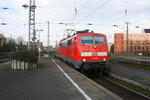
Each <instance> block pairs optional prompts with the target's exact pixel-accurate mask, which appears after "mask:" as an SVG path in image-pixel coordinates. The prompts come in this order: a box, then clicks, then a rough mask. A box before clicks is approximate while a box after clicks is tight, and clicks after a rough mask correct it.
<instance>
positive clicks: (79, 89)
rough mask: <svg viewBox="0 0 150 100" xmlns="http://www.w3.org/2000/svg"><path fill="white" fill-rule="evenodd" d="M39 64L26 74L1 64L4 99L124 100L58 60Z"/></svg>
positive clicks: (0, 84) (1, 98) (0, 94)
mask: <svg viewBox="0 0 150 100" xmlns="http://www.w3.org/2000/svg"><path fill="white" fill-rule="evenodd" d="M39 62H40V66H39V68H38V69H36V70H31V71H24V72H20V71H12V70H10V62H5V63H0V100H122V99H121V98H120V97H118V96H117V95H115V94H114V93H112V92H110V91H109V90H107V89H105V88H104V87H102V86H100V85H98V84H97V83H95V82H93V81H92V80H90V79H88V78H87V77H85V76H84V75H82V74H80V73H79V72H77V71H76V70H74V69H73V68H71V67H69V66H68V65H66V64H64V63H63V62H61V61H59V60H57V59H44V60H40V61H39Z"/></svg>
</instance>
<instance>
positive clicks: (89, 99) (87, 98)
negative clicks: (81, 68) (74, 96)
mask: <svg viewBox="0 0 150 100" xmlns="http://www.w3.org/2000/svg"><path fill="white" fill-rule="evenodd" d="M52 61H53V62H54V63H55V64H56V65H57V67H58V68H59V69H60V70H61V71H62V72H63V74H64V75H65V76H66V77H67V78H68V79H69V81H70V82H71V83H72V84H73V85H74V86H75V87H76V88H77V89H78V91H79V92H80V93H81V94H82V95H83V96H84V97H85V98H86V100H92V99H91V98H90V97H89V96H88V95H87V94H86V93H85V92H84V91H83V90H82V89H81V88H80V87H79V85H78V84H77V83H75V82H74V81H73V80H72V79H71V78H70V77H69V76H68V75H67V73H66V72H65V71H64V70H63V69H62V68H61V67H60V66H59V65H58V64H57V63H56V62H55V60H54V59H52Z"/></svg>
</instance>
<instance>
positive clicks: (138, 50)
mask: <svg viewBox="0 0 150 100" xmlns="http://www.w3.org/2000/svg"><path fill="white" fill-rule="evenodd" d="M126 40H127V37H126V34H123V33H115V34H114V52H115V55H122V56H124V55H126V53H127V52H126V51H127V46H126V45H127V41H126ZM145 51H150V33H140V34H128V53H127V54H128V55H132V56H136V55H143V52H145Z"/></svg>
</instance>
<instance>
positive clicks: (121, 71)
mask: <svg viewBox="0 0 150 100" xmlns="http://www.w3.org/2000/svg"><path fill="white" fill-rule="evenodd" d="M114 58H115V60H126V59H128V60H132V61H134V60H136V61H137V62H138V61H139V62H140V61H141V62H144V61H145V62H150V57H125V56H118V57H114ZM126 63H128V61H127V62H126ZM137 64H138V63H137ZM130 65H132V63H129V64H122V65H120V63H119V64H118V63H115V64H113V63H112V65H111V73H113V74H115V75H118V76H121V77H124V78H127V79H130V80H133V81H135V82H138V83H140V84H143V85H144V86H146V87H150V70H144V69H139V68H133V67H128V66H130ZM134 66H137V67H141V66H142V67H150V66H144V65H134Z"/></svg>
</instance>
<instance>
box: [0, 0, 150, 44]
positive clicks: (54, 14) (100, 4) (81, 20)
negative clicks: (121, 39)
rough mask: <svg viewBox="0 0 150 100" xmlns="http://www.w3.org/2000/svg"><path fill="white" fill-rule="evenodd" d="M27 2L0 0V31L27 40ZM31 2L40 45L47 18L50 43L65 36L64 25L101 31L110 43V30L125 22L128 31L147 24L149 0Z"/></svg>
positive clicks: (123, 26)
mask: <svg viewBox="0 0 150 100" xmlns="http://www.w3.org/2000/svg"><path fill="white" fill-rule="evenodd" d="M29 2H30V0H0V23H6V24H7V25H0V34H2V33H5V34H11V36H12V37H14V38H15V37H16V36H21V37H23V38H24V40H26V41H27V40H28V18H29V17H28V13H29V9H28V8H26V9H25V8H23V7H22V5H24V4H28V5H29ZM35 5H36V6H37V7H36V10H35V21H36V26H35V27H36V30H41V29H42V30H43V31H41V32H37V33H36V37H37V39H39V37H40V41H41V42H43V44H44V46H47V34H48V25H47V22H48V21H49V22H50V45H52V46H55V43H56V41H59V40H60V39H62V38H63V37H65V36H66V34H67V32H66V31H65V30H66V29H75V30H84V29H90V30H93V31H94V32H95V33H103V34H105V35H107V38H108V42H109V43H111V44H112V43H113V41H114V33H119V32H122V33H126V24H125V22H129V23H130V24H129V33H141V32H142V30H143V29H145V28H150V17H149V15H150V11H149V9H150V2H149V0H35ZM3 8H9V9H3ZM125 12H126V13H125ZM60 23H64V24H60ZM89 23H90V24H92V25H88V24H89ZM113 25H118V27H114V26H113ZM136 26H139V28H136ZM39 34H40V35H39Z"/></svg>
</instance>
